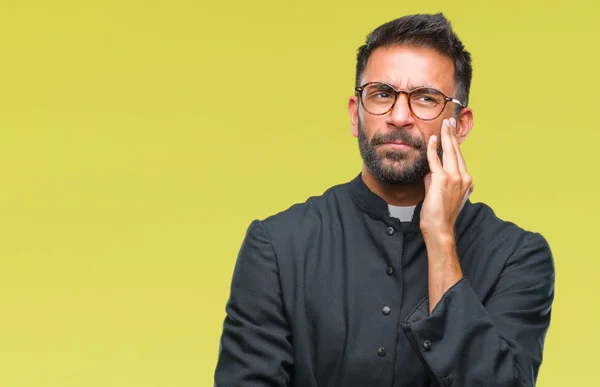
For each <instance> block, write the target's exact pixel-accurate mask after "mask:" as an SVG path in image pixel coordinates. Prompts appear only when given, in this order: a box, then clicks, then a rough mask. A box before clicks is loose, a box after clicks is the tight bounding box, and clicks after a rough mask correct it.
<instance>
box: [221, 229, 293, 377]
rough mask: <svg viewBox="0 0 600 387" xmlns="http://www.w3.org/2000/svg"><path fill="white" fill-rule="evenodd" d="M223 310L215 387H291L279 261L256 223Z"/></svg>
mask: <svg viewBox="0 0 600 387" xmlns="http://www.w3.org/2000/svg"><path fill="white" fill-rule="evenodd" d="M225 309H226V313H227V315H226V317H225V321H224V323H223V333H222V335H221V342H220V349H219V357H218V360H217V366H216V370H215V387H238V386H244V387H259V386H260V387H263V386H272V387H275V386H277V387H280V386H289V385H291V375H292V368H293V355H292V344H291V333H290V328H289V327H288V324H287V320H286V317H285V315H284V311H283V304H282V298H281V292H280V282H279V274H278V267H277V262H276V257H275V253H274V251H273V247H272V246H271V243H270V242H269V239H268V236H267V233H266V230H265V228H264V226H263V225H262V223H260V222H259V221H257V220H255V221H253V222H252V223H251V224H250V226H249V228H248V231H247V233H246V236H245V239H244V241H243V243H242V246H241V248H240V251H239V254H238V257H237V261H236V265H235V269H234V272H233V279H232V282H231V291H230V297H229V300H228V302H227V305H226V308H225Z"/></svg>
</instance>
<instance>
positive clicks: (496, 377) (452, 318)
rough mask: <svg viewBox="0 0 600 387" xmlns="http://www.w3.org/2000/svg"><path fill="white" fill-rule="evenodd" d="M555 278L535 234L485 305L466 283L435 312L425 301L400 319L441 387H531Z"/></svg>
mask: <svg viewBox="0 0 600 387" xmlns="http://www.w3.org/2000/svg"><path fill="white" fill-rule="evenodd" d="M554 278H555V272H554V263H553V258H552V253H551V251H550V247H549V246H548V244H547V242H546V240H545V239H544V238H543V237H542V236H541V235H540V234H533V233H532V234H530V237H529V238H528V239H527V240H526V242H525V243H524V244H523V245H522V247H521V248H519V249H518V250H517V251H516V252H515V253H514V254H513V255H512V256H511V257H510V258H509V259H508V261H507V263H506V265H505V267H504V269H503V271H502V274H501V275H500V278H499V279H498V281H497V283H496V285H495V287H494V289H493V292H492V294H491V296H490V297H489V298H488V299H487V301H486V303H485V305H484V304H482V302H481V301H480V300H479V298H478V296H477V295H476V294H475V292H474V290H473V288H472V287H471V284H470V282H469V280H468V279H466V278H463V279H462V280H460V281H459V282H458V283H457V284H455V285H454V286H453V287H452V288H451V289H449V290H448V291H447V292H446V294H444V296H443V297H442V299H441V300H440V302H439V303H438V304H437V305H436V307H435V308H434V310H433V311H432V313H431V315H429V313H428V302H427V301H428V300H427V299H425V300H423V302H421V304H420V305H419V306H418V307H417V308H416V309H415V310H414V311H413V312H412V313H411V314H410V315H409V316H408V317H407V318H406V320H405V321H403V322H402V328H403V331H404V333H405V335H406V336H407V338H408V340H409V341H410V342H411V344H412V345H413V348H414V350H415V351H416V352H417V354H418V356H419V357H420V358H421V360H422V361H423V363H424V364H425V366H426V368H428V369H429V370H430V371H431V374H432V379H433V380H435V381H436V382H437V385H439V386H450V385H454V386H487V387H500V386H503V387H504V386H505V387H509V386H510V387H513V386H514V387H533V386H535V382H536V379H537V375H538V370H539V367H540V365H541V362H542V352H543V346H544V340H545V337H546V333H547V330H548V327H549V325H550V314H551V313H550V312H551V306H552V301H553V298H554ZM434 385H435V383H434Z"/></svg>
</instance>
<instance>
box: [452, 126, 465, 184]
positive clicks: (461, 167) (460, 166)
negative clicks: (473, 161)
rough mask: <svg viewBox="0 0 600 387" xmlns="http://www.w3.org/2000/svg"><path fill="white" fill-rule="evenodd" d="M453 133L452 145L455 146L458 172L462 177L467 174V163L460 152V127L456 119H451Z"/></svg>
mask: <svg viewBox="0 0 600 387" xmlns="http://www.w3.org/2000/svg"><path fill="white" fill-rule="evenodd" d="M450 124H451V125H452V126H451V132H452V144H453V145H454V152H455V154H456V162H457V165H458V171H459V172H460V174H461V175H464V174H466V173H467V164H466V163H465V159H464V157H463V154H462V151H461V150H460V144H459V143H458V139H457V138H456V131H457V130H458V126H457V123H456V120H455V119H454V118H450Z"/></svg>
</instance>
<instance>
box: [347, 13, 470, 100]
mask: <svg viewBox="0 0 600 387" xmlns="http://www.w3.org/2000/svg"><path fill="white" fill-rule="evenodd" d="M402 44H405V45H408V46H413V47H428V48H432V49H434V50H436V51H438V52H440V53H441V54H445V55H447V56H449V57H450V59H452V61H453V62H454V82H455V84H456V90H455V92H456V96H455V98H457V99H458V100H460V101H461V102H463V103H464V104H465V105H466V104H467V103H468V102H469V90H470V88H471V78H472V77H473V68H472V67H471V54H470V53H469V52H468V51H467V50H465V47H464V45H463V44H462V42H461V41H460V39H459V38H458V36H456V34H455V33H454V31H453V30H452V26H451V24H450V22H449V21H448V19H446V17H445V16H444V15H443V14H441V13H437V14H433V15H430V14H417V15H408V16H403V17H400V18H398V19H395V20H392V21H390V22H387V23H385V24H383V25H381V26H379V27H377V28H376V29H375V30H373V31H372V32H371V33H370V34H369V35H368V36H367V41H366V42H365V44H364V45H362V46H361V47H359V49H358V55H357V57H356V81H355V83H356V87H359V86H360V84H359V83H360V79H361V77H362V74H363V72H364V70H365V67H366V66H367V61H368V60H369V57H370V56H371V53H372V52H373V50H375V49H376V48H377V47H384V46H393V45H402Z"/></svg>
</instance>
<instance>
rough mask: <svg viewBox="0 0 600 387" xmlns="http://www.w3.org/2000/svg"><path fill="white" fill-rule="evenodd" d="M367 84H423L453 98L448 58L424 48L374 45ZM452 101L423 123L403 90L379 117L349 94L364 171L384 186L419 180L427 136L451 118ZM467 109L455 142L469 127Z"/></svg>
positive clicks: (422, 174) (423, 170)
mask: <svg viewBox="0 0 600 387" xmlns="http://www.w3.org/2000/svg"><path fill="white" fill-rule="evenodd" d="M367 82H384V83H388V84H390V85H392V86H394V87H395V88H396V89H398V90H412V89H414V88H417V87H422V86H426V87H430V88H434V89H437V90H439V91H441V92H442V93H443V94H445V95H447V96H450V97H454V96H455V87H454V64H453V63H452V60H451V59H450V58H449V57H447V56H445V55H443V54H440V53H438V52H437V51H435V50H432V49H429V48H415V47H408V46H391V47H379V48H377V49H375V50H374V51H373V52H372V54H371V56H370V58H369V61H368V63H367V66H366V69H365V71H364V74H363V79H362V82H361V84H365V83H367ZM453 105H454V104H452V103H448V105H447V106H446V108H445V109H444V111H443V112H442V114H441V115H440V116H439V117H437V118H436V119H435V120H432V121H423V120H420V119H419V118H417V117H415V116H414V114H411V111H410V109H409V106H408V99H407V95H406V94H401V95H400V96H398V100H397V101H396V104H395V106H394V108H393V109H392V110H391V111H390V112H389V113H387V114H384V115H380V116H376V115H372V114H370V113H368V112H366V111H365V110H364V108H363V106H362V105H361V104H360V101H359V100H358V98H357V97H356V96H354V97H352V98H351V99H350V102H349V106H348V108H349V111H350V116H351V119H352V134H353V135H354V136H355V137H357V138H358V140H359V149H360V153H361V156H362V158H363V161H364V163H365V166H366V167H367V169H368V172H370V173H371V174H373V176H374V177H376V178H377V179H379V180H381V181H383V182H386V183H389V184H413V183H418V182H420V181H422V180H423V178H424V177H425V175H426V174H427V173H429V163H428V161H427V142H428V141H429V137H431V136H432V135H437V136H439V134H440V131H441V125H442V121H443V120H444V119H445V118H450V117H452V116H454V112H455V110H454V109H455V106H453ZM457 107H458V106H457ZM466 110H468V112H467V113H468V114H467V115H468V116H469V117H468V118H469V119H467V120H461V116H462V115H463V114H464V112H461V114H460V115H459V117H458V119H457V121H458V126H459V130H458V131H457V137H458V139H459V142H462V141H463V140H464V137H465V136H466V134H467V132H468V130H469V129H470V124H471V122H470V109H466ZM461 121H462V122H461ZM461 126H462V129H463V130H461ZM467 127H468V128H467ZM464 129H466V130H464ZM438 144H440V146H439V147H438V154H439V155H440V156H441V154H442V149H441V141H438Z"/></svg>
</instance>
